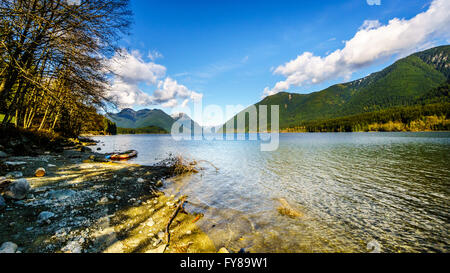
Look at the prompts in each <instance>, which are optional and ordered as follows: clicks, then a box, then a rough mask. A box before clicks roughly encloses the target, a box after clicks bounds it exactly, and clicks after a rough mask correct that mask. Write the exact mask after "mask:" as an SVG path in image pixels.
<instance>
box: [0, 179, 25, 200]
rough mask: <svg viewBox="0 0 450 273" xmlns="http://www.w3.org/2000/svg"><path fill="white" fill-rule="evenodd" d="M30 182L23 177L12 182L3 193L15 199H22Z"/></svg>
mask: <svg viewBox="0 0 450 273" xmlns="http://www.w3.org/2000/svg"><path fill="white" fill-rule="evenodd" d="M30 188H31V187H30V184H29V183H28V181H27V180H26V179H25V178H22V179H19V180H16V181H14V182H12V183H11V184H10V185H9V186H8V187H7V188H6V190H5V193H4V195H5V196H7V197H9V198H11V199H15V200H22V199H24V198H25V197H26V196H27V193H28V192H29V191H30Z"/></svg>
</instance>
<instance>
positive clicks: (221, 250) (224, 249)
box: [217, 247, 230, 254]
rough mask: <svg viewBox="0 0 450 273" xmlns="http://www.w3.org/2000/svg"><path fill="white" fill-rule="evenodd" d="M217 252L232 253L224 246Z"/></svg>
mask: <svg viewBox="0 0 450 273" xmlns="http://www.w3.org/2000/svg"><path fill="white" fill-rule="evenodd" d="M217 253H221V254H226V253H230V252H229V251H228V250H227V249H226V248H224V247H222V248H221V249H219V251H218V252H217Z"/></svg>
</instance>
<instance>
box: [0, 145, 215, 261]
mask: <svg viewBox="0 0 450 273" xmlns="http://www.w3.org/2000/svg"><path fill="white" fill-rule="evenodd" d="M81 150H82V151H75V150H65V151H64V152H63V153H62V154H58V153H50V152H46V153H44V154H41V155H38V156H36V157H29V156H11V157H7V158H4V159H1V160H0V164H2V166H3V167H4V168H3V169H4V170H6V173H8V174H9V176H11V175H15V176H16V177H15V178H4V177H3V178H0V185H2V184H3V185H4V183H5V182H6V181H10V182H14V181H19V180H20V179H26V181H27V182H28V183H29V185H30V190H29V191H28V192H27V194H26V196H25V197H24V198H22V199H20V200H17V199H12V198H6V196H5V199H6V207H4V208H3V209H2V211H1V212H0V244H3V243H5V242H12V243H14V244H15V245H17V249H16V251H15V252H23V253H55V252H56V253H60V252H63V253H98V252H103V253H163V252H165V253H198V252H200V253H215V252H217V249H216V247H215V246H214V243H213V242H212V241H211V239H210V238H209V237H208V236H207V235H206V234H205V233H204V232H203V231H201V230H200V228H199V227H198V226H197V225H196V224H195V222H196V221H198V220H199V219H198V218H199V217H198V216H197V215H192V214H189V213H186V212H184V210H183V211H182V212H180V213H178V214H177V215H176V217H175V219H174V221H173V222H172V223H171V225H170V238H171V239H170V243H169V245H167V242H166V240H167V238H166V236H167V234H166V233H165V231H166V227H167V224H168V223H169V220H170V217H171V215H172V214H173V212H174V211H175V210H176V209H177V207H178V205H179V202H180V198H182V197H179V198H177V197H175V196H173V195H172V196H166V195H165V194H164V193H163V192H162V191H160V190H159V187H161V186H162V181H164V179H165V178H169V177H174V176H176V175H175V174H174V173H172V170H171V169H170V168H168V167H165V166H141V165H135V164H126V163H112V162H98V161H103V160H101V159H102V158H104V155H103V154H99V153H93V152H91V151H89V150H90V149H81ZM86 150H88V151H86ZM98 159H100V160H98ZM42 167H43V168H45V170H46V175H45V176H44V177H35V176H34V172H35V170H36V169H37V168H42ZM14 172H15V173H14ZM6 173H1V174H0V176H2V175H5V174H6ZM4 195H5V194H4ZM201 220H202V219H200V221H201Z"/></svg>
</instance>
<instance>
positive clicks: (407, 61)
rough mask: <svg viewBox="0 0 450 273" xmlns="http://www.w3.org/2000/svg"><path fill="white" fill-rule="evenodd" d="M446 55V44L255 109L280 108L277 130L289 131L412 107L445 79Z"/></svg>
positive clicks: (449, 64) (273, 99) (268, 100)
mask: <svg viewBox="0 0 450 273" xmlns="http://www.w3.org/2000/svg"><path fill="white" fill-rule="evenodd" d="M449 55H450V46H448V45H447V46H441V47H436V48H432V49H429V50H426V51H423V52H418V53H415V54H413V55H411V56H408V57H406V58H403V59H400V60H398V61H397V62H395V63H394V64H392V65H390V66H389V67H387V68H385V69H384V70H382V71H380V72H376V73H373V74H371V75H369V76H367V77H365V78H362V79H359V80H356V81H352V82H348V83H344V84H337V85H333V86H331V87H329V88H327V89H324V90H322V91H319V92H314V93H311V94H291V93H286V92H282V93H278V94H276V95H273V96H270V97H266V98H264V99H263V100H262V101H261V102H259V103H257V104H256V106H259V105H279V106H280V128H289V127H295V126H298V125H300V124H303V123H305V122H310V121H317V120H325V119H334V118H339V117H346V116H350V115H357V114H362V113H369V112H374V111H380V110H383V109H387V108H391V107H396V106H408V105H414V104H416V103H417V100H418V99H419V98H420V97H422V96H423V95H425V94H426V93H427V92H430V90H433V89H435V88H437V87H439V86H441V85H442V84H445V82H446V81H447V80H448V78H449V75H450V72H449V70H450V62H449ZM235 119H236V117H234V120H235ZM232 121H233V119H232V120H230V121H229V122H232ZM269 123H270V117H269Z"/></svg>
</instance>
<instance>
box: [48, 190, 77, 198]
mask: <svg viewBox="0 0 450 273" xmlns="http://www.w3.org/2000/svg"><path fill="white" fill-rule="evenodd" d="M75 194H76V192H75V191H73V190H53V191H50V192H48V197H50V198H51V199H55V200H64V199H67V198H71V197H73V196H74V195H75Z"/></svg>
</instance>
